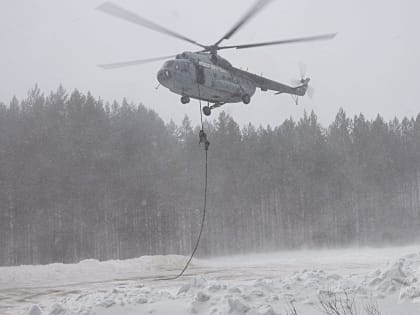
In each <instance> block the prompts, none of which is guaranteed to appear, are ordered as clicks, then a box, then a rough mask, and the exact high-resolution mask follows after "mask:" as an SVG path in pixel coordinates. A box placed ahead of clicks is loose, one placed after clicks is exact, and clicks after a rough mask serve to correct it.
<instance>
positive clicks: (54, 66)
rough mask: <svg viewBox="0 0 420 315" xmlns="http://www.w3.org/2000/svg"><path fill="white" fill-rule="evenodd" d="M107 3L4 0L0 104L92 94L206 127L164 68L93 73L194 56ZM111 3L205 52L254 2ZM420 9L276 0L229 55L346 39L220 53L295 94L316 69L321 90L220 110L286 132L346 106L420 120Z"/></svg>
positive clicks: (406, 2) (236, 39)
mask: <svg viewBox="0 0 420 315" xmlns="http://www.w3.org/2000/svg"><path fill="white" fill-rule="evenodd" d="M102 2H103V1H101V0H72V1H68V0H67V1H64V0H1V1H0V43H1V46H0V47H1V49H0V54H1V55H0V56H1V58H0V79H1V80H0V81H1V84H0V101H3V102H5V103H8V102H9V101H10V99H11V97H12V96H13V95H16V96H17V97H18V98H23V97H25V96H26V94H27V91H28V90H29V89H30V88H31V87H33V86H34V85H35V83H38V85H39V87H40V88H41V89H42V90H43V91H46V92H49V91H51V90H56V88H57V87H58V85H59V84H62V85H63V86H64V87H65V88H66V89H67V90H69V91H71V90H73V89H74V88H77V89H79V90H81V91H83V92H87V91H91V92H92V93H93V94H94V95H95V96H100V97H101V98H103V99H104V100H109V101H112V100H114V99H116V100H121V99H122V98H123V97H124V96H125V97H127V99H128V100H129V101H132V102H134V103H140V102H142V103H143V104H145V105H146V106H147V107H149V108H152V109H154V110H156V111H157V112H158V113H159V115H160V116H161V117H162V118H163V119H164V120H165V121H169V120H170V119H173V120H174V121H176V122H180V121H181V119H182V118H183V116H184V115H185V114H188V115H189V116H190V117H191V118H192V119H193V121H195V122H198V118H199V111H198V104H197V102H196V101H192V102H191V103H190V104H186V105H182V104H181V103H180V101H179V96H178V95H176V94H172V93H171V92H169V90H167V89H166V88H164V87H161V88H159V89H158V90H155V86H156V85H157V84H158V82H157V80H156V72H157V71H158V70H159V68H160V67H161V62H156V63H152V64H148V65H141V66H135V67H130V68H122V69H117V70H103V69H101V68H98V67H97V66H96V65H97V64H100V63H108V62H117V61H124V60H130V59H142V58H150V57H156V56H164V55H170V54H176V53H178V52H182V51H188V50H195V49H196V47H195V46H193V45H190V44H189V43H185V42H183V41H180V40H177V39H174V38H170V37H166V36H165V35H162V34H158V33H155V32H153V31H150V30H148V29H145V28H141V27H138V26H135V25H133V24H130V23H127V22H125V21H122V20H119V19H116V18H113V17H111V16H108V15H105V14H103V13H101V12H99V11H97V10H95V8H96V7H97V6H98V5H99V4H101V3H102ZM114 2H115V3H117V4H119V5H120V6H123V7H125V8H127V9H130V10H133V11H134V12H137V13H138V14H140V15H142V16H144V17H146V18H148V19H151V20H153V21H155V22H158V23H160V24H162V25H164V26H166V27H168V28H170V29H173V30H175V31H177V32H179V33H182V34H184V35H186V36H187V37H190V38H193V39H195V40H197V41H199V42H202V43H204V44H211V43H213V42H215V41H216V40H218V39H219V38H220V37H221V36H222V35H224V33H225V32H226V31H227V30H228V29H229V28H230V27H231V26H232V25H233V24H234V23H235V22H236V21H237V19H238V18H240V17H241V16H242V15H243V13H244V12H245V11H246V10H247V9H248V8H249V7H250V6H251V5H252V4H253V2H254V0H211V1H201V0H200V1H198V0H177V1H164V0H153V1H146V0H115V1H114ZM419 12H420V2H419V1H416V0H402V1H391V0H370V1H364V0H352V1H337V0H317V1H313V0H293V1H280V0H278V1H274V2H273V3H271V4H270V5H269V6H268V8H266V9H265V10H263V11H262V12H261V13H260V14H259V15H257V16H256V17H255V18H253V19H252V20H251V21H250V22H249V23H248V24H246V25H245V26H244V27H243V28H242V29H241V30H240V31H239V32H238V33H236V34H235V36H233V37H232V38H231V39H230V40H229V41H226V42H225V44H244V43H248V42H260V41H268V40H277V39H283V38H293V37H298V36H310V35H317V34H322V33H330V32H338V36H337V37H336V38H335V39H333V40H331V41H325V42H316V43H303V44H293V45H284V46H273V47H265V48H254V49H248V50H231V51H223V52H221V55H222V56H224V57H226V58H227V59H229V60H230V61H231V62H232V64H233V65H235V66H237V67H242V68H248V69H249V71H252V72H255V73H257V74H261V73H263V74H264V76H266V77H269V78H272V79H274V80H277V81H280V82H283V83H286V84H289V83H290V80H291V79H293V78H297V77H298V76H299V69H298V63H299V62H300V61H302V62H304V63H305V64H307V66H308V76H309V77H311V79H312V81H311V83H312V86H313V87H314V88H315V96H314V98H313V99H309V98H307V97H305V98H303V99H302V100H301V101H300V105H299V106H296V105H295V104H294V103H293V101H292V99H291V97H290V96H288V95H277V96H274V95H273V93H272V92H260V91H257V92H256V94H255V95H254V97H253V99H252V101H251V104H249V105H243V104H241V103H237V104H227V105H225V106H224V107H223V109H224V110H225V111H226V112H228V113H229V114H231V115H232V116H233V117H234V119H235V120H237V121H238V122H239V123H241V124H246V123H248V122H252V123H254V124H257V125H258V124H263V125H266V124H271V125H278V124H280V123H281V122H282V121H283V120H284V119H285V118H288V117H290V116H293V117H295V118H299V117H301V115H302V113H303V111H304V110H305V109H306V110H307V111H310V110H312V109H314V110H315V112H316V113H317V114H318V116H319V118H320V121H321V122H322V123H323V124H324V125H326V124H328V123H330V122H331V121H332V120H333V119H334V116H335V114H336V113H337V111H338V109H339V108H340V107H343V108H344V109H345V111H346V112H347V113H348V114H350V115H354V114H358V113H360V112H362V113H363V114H364V115H365V116H367V117H368V118H373V117H375V116H376V114H377V113H378V112H379V113H381V115H383V116H384V117H385V118H386V119H387V120H388V119H391V118H392V117H394V116H395V115H397V116H398V117H403V116H405V115H408V116H413V115H417V114H418V113H419V112H420V110H419V109H420V106H419V99H420V98H419V96H420V86H419V83H420V80H419V76H420V61H419V58H420V42H419V30H420V19H419Z"/></svg>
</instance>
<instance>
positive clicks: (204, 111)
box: [203, 106, 211, 116]
mask: <svg viewBox="0 0 420 315" xmlns="http://www.w3.org/2000/svg"><path fill="white" fill-rule="evenodd" d="M203 113H204V115H206V116H210V114H211V108H210V106H204V107H203Z"/></svg>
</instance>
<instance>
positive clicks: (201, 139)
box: [158, 84, 210, 280]
mask: <svg viewBox="0 0 420 315" xmlns="http://www.w3.org/2000/svg"><path fill="white" fill-rule="evenodd" d="M197 88H198V102H199V104H200V121H201V129H200V133H199V144H201V143H203V144H204V151H205V164H204V202H203V214H202V216H201V224H200V232H199V233H198V237H197V240H196V242H195V245H194V248H193V250H192V252H191V255H190V257H189V258H188V260H187V262H186V264H185V266H184V268H183V269H182V270H181V272H180V273H179V274H178V275H176V276H175V277H170V278H164V279H158V280H176V279H178V278H180V277H181V276H182V275H183V274H184V273H185V271H186V270H187V269H188V267H189V265H190V263H191V261H192V259H193V257H194V255H195V253H196V251H197V249H198V245H199V244H200V240H201V235H202V234H203V229H204V222H205V219H206V210H207V177H208V176H207V168H208V167H207V166H208V156H207V155H208V154H207V153H208V150H209V146H210V141H209V140H208V139H207V134H206V133H205V132H204V123H203V110H202V105H201V97H200V85H199V84H197Z"/></svg>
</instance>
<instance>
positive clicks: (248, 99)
mask: <svg viewBox="0 0 420 315" xmlns="http://www.w3.org/2000/svg"><path fill="white" fill-rule="evenodd" d="M242 102H244V104H249V103H250V102H251V96H249V95H248V94H244V95H242Z"/></svg>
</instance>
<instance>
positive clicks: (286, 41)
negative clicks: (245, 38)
mask: <svg viewBox="0 0 420 315" xmlns="http://www.w3.org/2000/svg"><path fill="white" fill-rule="evenodd" d="M335 35H337V33H332V34H324V35H317V36H310V37H301V38H292V39H284V40H278V41H273V42H264V43H256V44H245V45H232V46H221V47H217V50H220V49H232V48H236V49H244V48H254V47H261V46H271V45H281V44H292V43H302V42H313V41H318V40H328V39H333V38H334V37H335Z"/></svg>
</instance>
